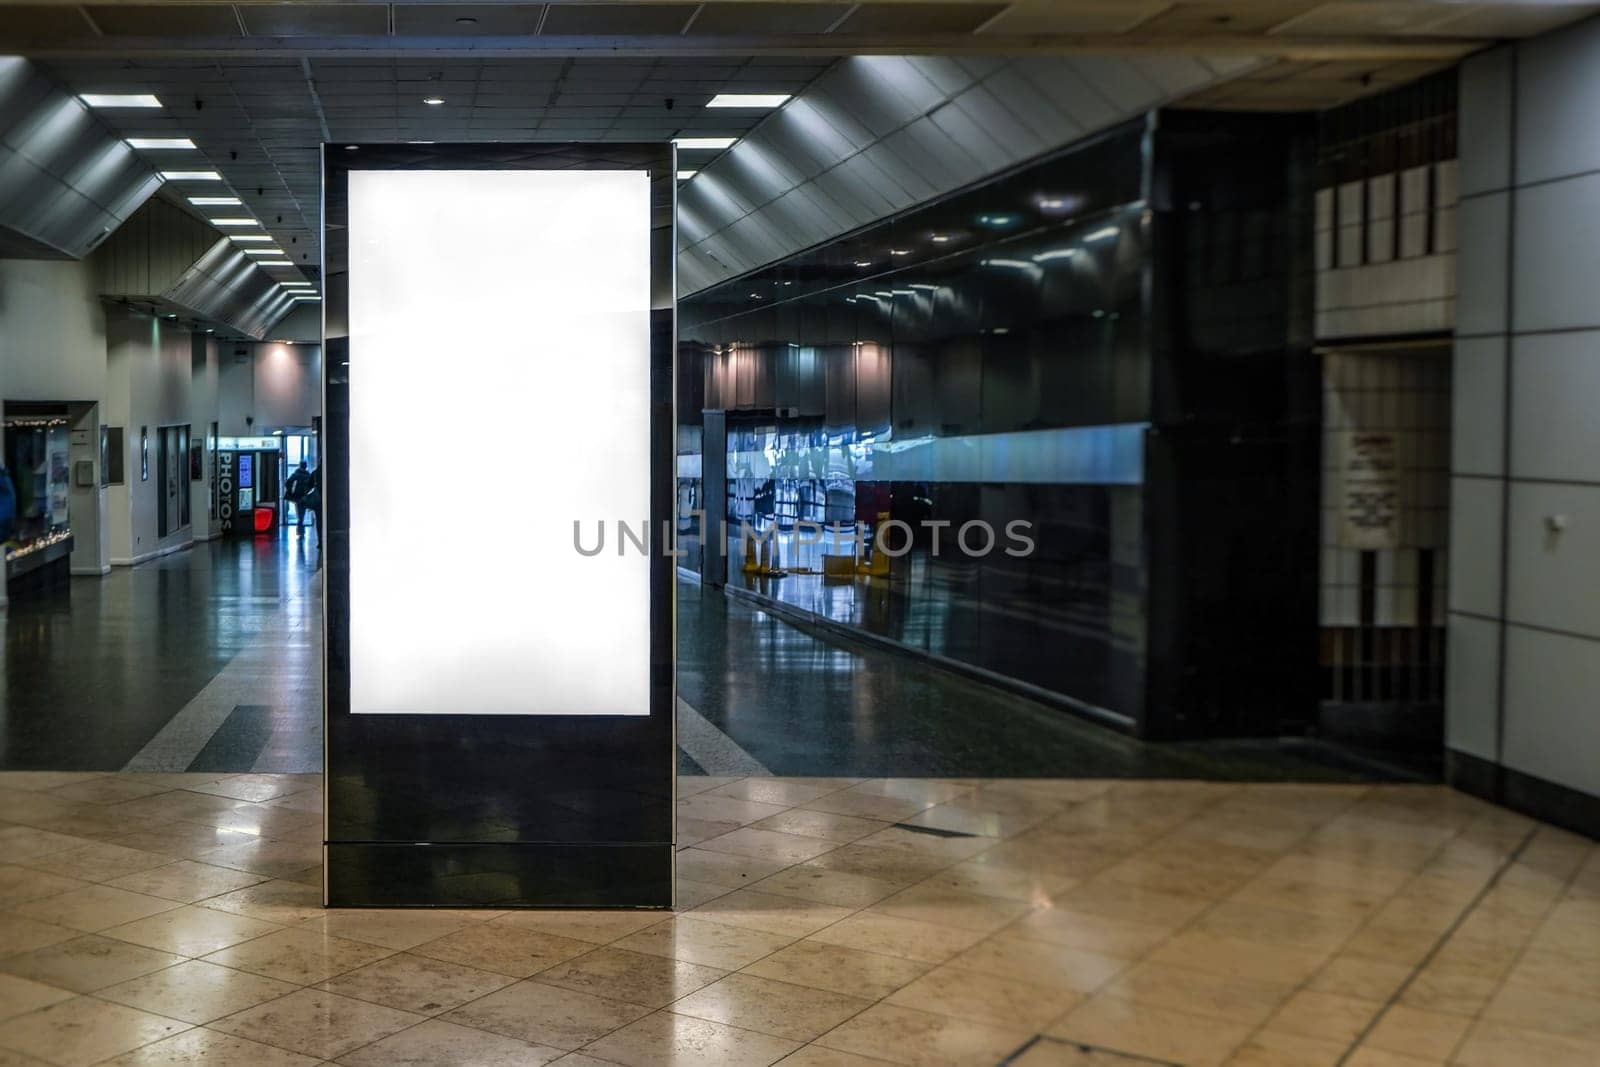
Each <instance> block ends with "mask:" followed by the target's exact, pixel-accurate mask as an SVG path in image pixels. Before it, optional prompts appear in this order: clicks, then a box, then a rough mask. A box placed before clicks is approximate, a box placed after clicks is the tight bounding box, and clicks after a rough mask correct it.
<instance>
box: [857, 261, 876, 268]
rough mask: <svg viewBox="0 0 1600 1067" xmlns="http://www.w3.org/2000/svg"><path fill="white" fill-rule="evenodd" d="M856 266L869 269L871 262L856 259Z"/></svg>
mask: <svg viewBox="0 0 1600 1067" xmlns="http://www.w3.org/2000/svg"><path fill="white" fill-rule="evenodd" d="M856 266H858V267H870V266H872V260H870V259H858V260H856Z"/></svg>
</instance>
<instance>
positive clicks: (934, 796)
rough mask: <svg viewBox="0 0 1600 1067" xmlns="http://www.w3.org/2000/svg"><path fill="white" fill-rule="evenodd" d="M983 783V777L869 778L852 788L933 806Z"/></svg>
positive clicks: (861, 791) (968, 791) (858, 791)
mask: <svg viewBox="0 0 1600 1067" xmlns="http://www.w3.org/2000/svg"><path fill="white" fill-rule="evenodd" d="M981 784H982V780H981V779H953V778H869V779H867V780H866V781H864V782H857V783H856V784H855V785H853V786H851V787H850V789H851V791H852V792H856V793H862V794H867V795H875V796H884V797H901V798H904V799H906V800H915V801H918V802H920V803H922V804H926V805H928V806H929V807H931V806H933V805H934V804H943V803H945V802H947V801H951V800H954V799H956V798H957V797H964V796H969V795H970V794H971V793H972V792H973V791H974V790H976V789H977V788H978V786H979V785H981Z"/></svg>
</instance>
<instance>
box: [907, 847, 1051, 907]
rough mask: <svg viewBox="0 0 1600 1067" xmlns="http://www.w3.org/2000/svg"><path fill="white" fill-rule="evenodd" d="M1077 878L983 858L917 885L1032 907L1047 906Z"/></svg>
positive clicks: (972, 860)
mask: <svg viewBox="0 0 1600 1067" xmlns="http://www.w3.org/2000/svg"><path fill="white" fill-rule="evenodd" d="M1079 881H1080V880H1079V879H1077V878H1070V877H1063V876H1061V875H1055V874H1048V873H1046V872H1043V871H1038V870H1032V869H1029V868H1027V867H1016V866H1012V865H1010V864H1005V863H992V862H985V858H984V857H983V856H978V857H975V858H973V859H970V860H963V861H962V862H960V863H957V864H955V865H954V866H951V867H946V868H945V869H944V870H942V871H938V872H937V873H935V874H933V875H931V876H929V877H928V878H927V879H925V880H924V882H922V883H920V884H924V885H935V886H939V887H941V888H944V889H953V890H957V891H959V892H962V893H976V894H978V895H979V896H985V897H1004V898H1005V899H1007V900H1020V901H1025V902H1027V903H1029V904H1031V905H1033V906H1035V907H1042V906H1044V905H1046V904H1049V903H1050V902H1051V901H1052V900H1053V899H1054V897H1055V896H1056V895H1057V894H1060V893H1064V892H1065V891H1066V890H1068V889H1071V888H1072V887H1074V886H1076V885H1078V884H1079Z"/></svg>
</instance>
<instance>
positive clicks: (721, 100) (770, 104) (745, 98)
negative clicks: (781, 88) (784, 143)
mask: <svg viewBox="0 0 1600 1067" xmlns="http://www.w3.org/2000/svg"><path fill="white" fill-rule="evenodd" d="M788 99H789V94H788V93H718V94H717V95H716V96H713V97H712V98H711V102H710V103H708V104H707V105H706V107H765V108H774V107H782V106H783V105H784V104H785V103H786V102H788Z"/></svg>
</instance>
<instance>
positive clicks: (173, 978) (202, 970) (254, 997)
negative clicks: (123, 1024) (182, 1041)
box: [95, 960, 295, 1024]
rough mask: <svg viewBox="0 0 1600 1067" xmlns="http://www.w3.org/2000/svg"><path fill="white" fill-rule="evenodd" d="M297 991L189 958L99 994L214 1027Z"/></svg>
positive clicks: (255, 975)
mask: <svg viewBox="0 0 1600 1067" xmlns="http://www.w3.org/2000/svg"><path fill="white" fill-rule="evenodd" d="M294 991H295V987H294V986H292V985H290V984H289V983H288V982H280V981H278V980H277V979H274V978H263V977H262V976H261V975H258V974H247V973H245V972H244V971H235V970H232V969H230V968H227V967H218V966H217V965H216V964H214V963H205V962H203V961H201V960H189V961H187V962H185V963H180V964H178V965H177V966H175V967H168V968H167V969H166V970H162V971H156V972H155V973H153V974H147V975H145V976H144V977H142V978H134V979H130V980H129V981H126V982H118V983H117V984H116V985H114V986H108V987H107V988H105V989H102V990H100V991H99V992H97V993H96V994H95V996H97V997H100V998H101V999H103V1000H110V1001H114V1002H116V1003H118V1004H126V1005H127V1006H128V1007H130V1008H138V1009H139V1010H140V1011H148V1012H153V1013H154V1014H156V1015H165V1016H167V1017H168V1018H170V1019H182V1020H183V1021H184V1022H187V1023H195V1024H199V1023H208V1022H210V1021H211V1020H213V1019H220V1018H222V1017H223V1016H224V1015H232V1014H233V1013H234V1012H236V1011H243V1010H244V1009H246V1008H253V1007H255V1006H256V1005H257V1004H260V1003H262V1002H264V1001H268V1000H274V999H276V998H278V997H282V996H287V995H288V994H290V993H293V992H294Z"/></svg>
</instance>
